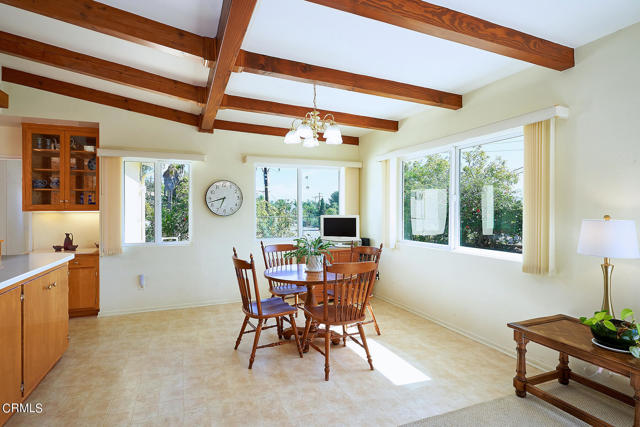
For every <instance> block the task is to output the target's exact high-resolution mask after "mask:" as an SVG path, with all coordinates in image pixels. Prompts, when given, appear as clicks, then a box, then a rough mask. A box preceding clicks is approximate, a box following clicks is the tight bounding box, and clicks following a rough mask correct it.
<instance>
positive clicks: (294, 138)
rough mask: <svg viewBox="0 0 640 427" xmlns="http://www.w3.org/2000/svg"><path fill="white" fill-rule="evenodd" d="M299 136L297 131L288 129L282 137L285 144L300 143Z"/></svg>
mask: <svg viewBox="0 0 640 427" xmlns="http://www.w3.org/2000/svg"><path fill="white" fill-rule="evenodd" d="M300 142H301V141H300V137H299V136H298V132H296V131H295V130H290V131H289V132H287V134H286V135H285V137H284V143H285V144H300Z"/></svg>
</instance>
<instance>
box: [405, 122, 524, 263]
mask: <svg viewBox="0 0 640 427" xmlns="http://www.w3.org/2000/svg"><path fill="white" fill-rule="evenodd" d="M522 136H523V128H522V127H519V128H515V129H509V130H507V131H503V132H500V133H498V134H492V135H485V136H484V137H474V138H472V139H468V140H464V141H460V142H456V143H453V144H448V145H444V146H440V147H435V148H431V149H429V150H420V151H416V152H414V153H410V154H407V155H406V156H402V157H398V158H397V160H398V161H399V167H398V172H397V174H398V177H397V188H398V201H399V202H398V208H397V213H398V221H397V228H396V231H397V233H398V236H399V239H398V242H397V243H398V245H400V246H408V247H420V248H427V249H436V250H441V251H447V252H451V253H456V254H464V255H477V256H483V257H488V258H494V259H500V260H505V261H512V262H519V263H522V254H517V253H512V252H504V251H495V250H491V249H481V248H471V247H467V246H462V245H460V198H459V194H458V191H459V180H460V173H459V171H460V150H462V149H465V148H469V147H475V146H478V145H485V144H490V143H493V142H498V141H505V140H509V139H513V138H517V137H522ZM447 152H448V153H449V223H448V225H449V244H447V245H444V244H439V243H429V242H418V241H415V240H407V239H405V238H404V212H403V207H404V177H403V172H404V166H403V163H404V162H406V161H412V160H417V159H421V158H423V157H425V156H429V155H432V154H440V153H447Z"/></svg>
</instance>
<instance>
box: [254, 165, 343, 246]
mask: <svg viewBox="0 0 640 427" xmlns="http://www.w3.org/2000/svg"><path fill="white" fill-rule="evenodd" d="M299 172H300V173H299ZM255 185H256V237H257V238H287V237H297V236H299V235H301V234H309V235H319V233H320V216H321V215H337V214H338V213H339V211H340V190H339V189H340V170H339V169H337V168H305V169H300V170H298V168H294V167H291V168H287V167H258V168H256V175H255ZM298 194H300V196H301V199H300V203H302V212H299V210H298ZM299 215H301V218H299ZM299 224H301V225H302V229H301V230H299Z"/></svg>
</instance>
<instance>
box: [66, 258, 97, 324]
mask: <svg viewBox="0 0 640 427" xmlns="http://www.w3.org/2000/svg"><path fill="white" fill-rule="evenodd" d="M99 269H100V267H99V258H98V255H97V254H96V255H93V254H91V255H86V254H81V255H76V257H75V258H74V259H73V261H71V262H69V317H79V316H95V315H97V314H98V312H99V311H100V271H99Z"/></svg>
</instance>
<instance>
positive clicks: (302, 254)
mask: <svg viewBox="0 0 640 427" xmlns="http://www.w3.org/2000/svg"><path fill="white" fill-rule="evenodd" d="M294 241H295V244H296V250H295V251H291V252H288V253H287V254H285V257H287V258H294V257H295V258H297V259H306V261H307V262H306V269H307V271H314V272H318V271H322V258H323V256H328V257H329V258H330V259H331V260H333V256H332V255H331V252H329V248H330V247H331V244H330V243H328V242H324V241H322V238H321V237H320V236H318V237H317V238H315V239H314V238H313V237H311V236H309V235H305V236H303V237H299V238H297V239H294Z"/></svg>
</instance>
